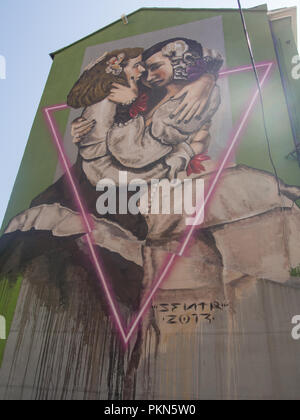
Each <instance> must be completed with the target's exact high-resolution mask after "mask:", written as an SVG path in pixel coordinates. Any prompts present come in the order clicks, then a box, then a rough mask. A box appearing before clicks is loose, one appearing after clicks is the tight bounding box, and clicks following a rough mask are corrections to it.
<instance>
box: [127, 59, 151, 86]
mask: <svg viewBox="0 0 300 420" xmlns="http://www.w3.org/2000/svg"><path fill="white" fill-rule="evenodd" d="M145 71H146V70H145V67H144V65H143V63H142V56H141V55H139V56H138V57H137V58H131V59H130V60H129V61H128V63H127V66H126V67H125V68H124V73H125V74H126V77H127V80H128V82H130V80H132V79H134V80H135V81H136V82H137V81H138V80H140V78H141V77H142V75H143V73H145Z"/></svg>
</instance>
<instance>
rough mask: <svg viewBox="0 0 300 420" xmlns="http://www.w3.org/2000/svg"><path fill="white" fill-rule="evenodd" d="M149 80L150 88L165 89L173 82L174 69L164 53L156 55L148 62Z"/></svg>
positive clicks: (147, 82)
mask: <svg viewBox="0 0 300 420" xmlns="http://www.w3.org/2000/svg"><path fill="white" fill-rule="evenodd" d="M146 69H147V80H145V84H146V85H148V86H150V87H164V86H167V85H168V84H170V83H171V82H172V81H173V74H174V71H173V67H172V64H171V61H170V59H169V58H168V57H166V56H164V55H163V54H162V52H158V53H156V54H154V55H153V56H152V57H150V58H148V60H147V61H146Z"/></svg>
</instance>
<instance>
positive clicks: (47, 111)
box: [43, 62, 274, 345]
mask: <svg viewBox="0 0 300 420" xmlns="http://www.w3.org/2000/svg"><path fill="white" fill-rule="evenodd" d="M273 66H274V63H273V62H261V63H258V64H257V65H256V67H257V69H260V68H262V69H266V71H265V73H264V74H263V76H262V78H261V81H260V85H261V87H263V86H264V85H265V83H266V81H267V79H268V77H269V76H270V73H271V70H272V68H273ZM251 70H252V66H251V65H246V66H241V67H236V68H232V69H227V70H224V71H222V72H221V73H220V77H225V76H228V75H232V74H236V73H240V72H244V71H251ZM258 96H259V90H258V89H257V90H256V92H255V94H254V95H253V97H252V99H251V101H250V103H249V105H248V106H247V109H246V110H245V113H244V114H243V115H242V117H241V119H240V121H239V123H238V125H237V128H236V129H235V130H234V132H233V133H232V135H231V137H230V140H229V143H228V149H227V150H226V152H225V154H224V156H223V157H222V159H221V160H220V162H219V166H218V170H217V171H216V173H215V174H214V176H213V177H212V180H211V182H210V185H209V188H208V192H207V194H206V196H205V200H204V202H203V204H202V205H201V207H200V208H199V209H198V210H197V214H196V216H195V221H194V225H192V226H189V227H188V228H187V230H186V233H185V235H184V237H183V241H182V243H181V244H180V246H179V248H178V250H177V252H176V253H175V254H170V255H169V256H168V257H167V258H166V260H165V262H164V264H163V266H162V269H161V272H160V274H159V275H158V278H157V280H156V281H155V284H154V286H153V288H152V289H151V291H150V292H149V295H148V296H147V297H146V299H145V301H144V302H143V304H142V308H141V309H140V311H139V313H138V314H137V316H136V318H135V319H134V320H133V321H132V323H131V325H130V326H129V330H128V332H126V329H125V328H124V326H123V324H122V321H121V317H120V314H119V311H118V309H117V304H116V302H115V301H114V299H113V293H112V291H111V289H110V287H109V282H108V281H107V279H106V277H105V273H104V271H103V269H102V267H101V264H100V260H99V258H98V257H97V254H96V251H95V240H94V237H93V229H92V221H91V219H90V217H89V214H88V212H87V211H86V210H85V208H84V205H83V201H82V199H81V197H80V194H79V189H78V187H77V185H76V182H75V181H74V178H73V176H72V173H71V170H70V162H69V160H68V158H67V156H66V153H65V151H64V148H63V145H62V139H61V136H60V133H59V130H58V128H57V126H56V124H55V119H54V117H53V116H52V113H53V112H55V111H60V110H64V109H68V105H66V104H60V105H54V106H51V107H46V108H44V110H43V112H44V115H45V117H46V121H47V125H48V127H49V131H50V133H51V135H52V138H53V140H54V144H55V146H56V148H57V151H58V155H59V159H60V162H61V165H62V167H63V169H64V170H65V173H66V176H67V178H68V180H69V183H70V187H71V189H72V191H73V194H74V197H75V200H76V202H77V205H78V209H79V211H80V214H81V217H82V220H83V224H84V226H85V228H86V240H87V245H88V248H89V251H90V256H91V260H92V262H93V265H94V267H95V270H96V273H97V276H98V278H99V280H100V283H101V285H102V287H103V290H104V293H105V296H106V298H107V301H108V304H109V308H110V311H111V315H112V318H113V321H114V323H115V325H116V327H117V329H118V331H119V333H120V335H121V338H122V340H123V343H124V344H125V345H127V344H128V343H129V340H130V339H131V337H132V336H133V334H134V332H135V330H136V328H137V327H138V325H139V323H140V321H141V320H142V318H143V316H144V314H145V312H146V311H147V310H148V308H149V306H150V304H151V301H152V299H153V298H154V296H155V294H156V292H157V290H158V289H159V288H160V286H161V285H162V283H163V282H164V281H165V280H166V279H167V277H168V275H169V274H170V272H171V270H172V268H173V267H174V264H175V262H176V260H177V258H179V257H180V256H182V255H183V254H184V252H185V250H186V249H187V247H188V245H189V244H190V242H191V240H192V237H193V233H194V231H195V229H196V227H197V225H198V221H199V220H201V219H202V216H203V212H204V210H205V209H206V208H207V206H208V204H209V202H210V200H211V198H212V197H213V194H214V192H215V190H216V188H217V185H218V183H219V181H220V179H221V176H222V173H223V171H224V169H225V168H226V166H227V165H228V163H229V161H230V159H231V157H232V155H233V153H234V150H235V148H236V146H237V145H238V143H239V141H240V139H241V136H242V133H243V130H244V129H245V127H246V124H247V122H248V120H249V117H250V114H251V112H252V110H253V108H254V105H255V103H256V101H257V99H258Z"/></svg>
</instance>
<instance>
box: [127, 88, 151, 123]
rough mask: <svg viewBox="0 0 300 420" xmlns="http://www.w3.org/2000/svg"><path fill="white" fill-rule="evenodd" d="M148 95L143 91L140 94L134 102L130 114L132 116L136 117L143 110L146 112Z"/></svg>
mask: <svg viewBox="0 0 300 420" xmlns="http://www.w3.org/2000/svg"><path fill="white" fill-rule="evenodd" d="M148 99H149V97H148V95H147V94H146V93H143V94H142V95H140V96H139V97H138V98H137V100H136V101H135V102H134V103H133V104H132V106H131V108H130V110H129V115H130V116H131V118H135V117H136V116H138V115H139V114H140V113H142V112H146V111H147V109H148Z"/></svg>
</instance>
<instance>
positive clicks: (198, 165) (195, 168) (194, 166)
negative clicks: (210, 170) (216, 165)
mask: <svg viewBox="0 0 300 420" xmlns="http://www.w3.org/2000/svg"><path fill="white" fill-rule="evenodd" d="M206 160H210V157H209V156H207V155H205V154H202V153H201V154H199V155H196V156H194V157H193V159H192V160H190V163H189V164H188V167H187V170H186V172H187V175H188V176H190V175H191V174H201V172H204V171H205V167H204V166H203V165H202V162H205V161H206Z"/></svg>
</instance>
